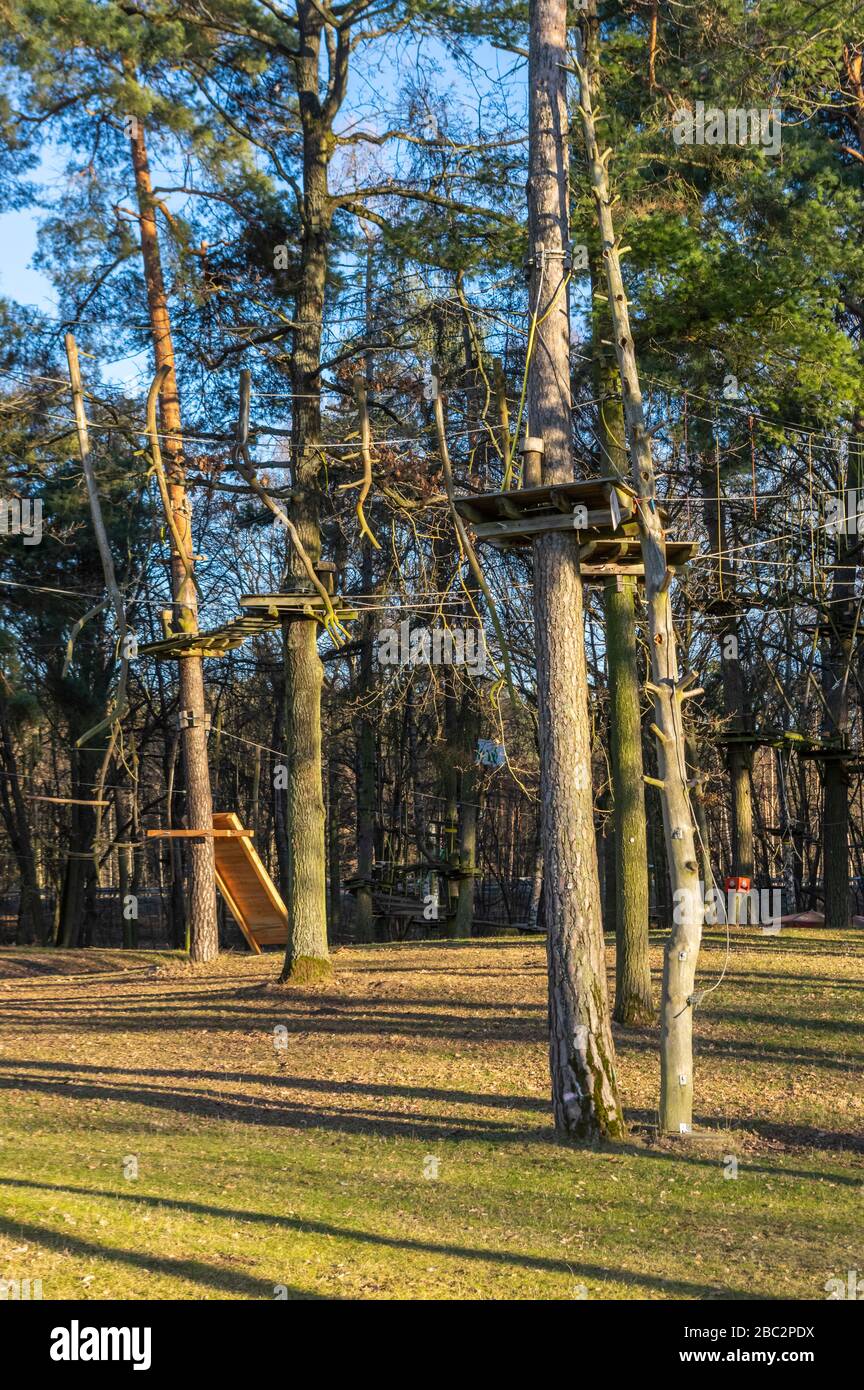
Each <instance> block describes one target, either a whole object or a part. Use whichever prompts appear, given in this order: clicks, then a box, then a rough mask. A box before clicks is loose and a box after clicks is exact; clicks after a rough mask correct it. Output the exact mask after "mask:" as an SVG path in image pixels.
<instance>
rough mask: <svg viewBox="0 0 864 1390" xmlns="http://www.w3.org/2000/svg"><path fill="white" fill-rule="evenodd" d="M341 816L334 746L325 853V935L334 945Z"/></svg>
mask: <svg viewBox="0 0 864 1390" xmlns="http://www.w3.org/2000/svg"><path fill="white" fill-rule="evenodd" d="M341 817H342V797H341V795H340V782H339V761H338V757H337V754H336V750H335V748H334V749H332V750H331V753H330V757H329V759H328V764H327V855H328V859H329V868H330V872H329V875H328V887H329V894H330V897H329V912H328V915H327V937H328V940H329V941H330V942H331V943H332V944H334V945H335V943H336V942H337V941H338V940H339V938H340V937H341V935H342V860H341V855H340V853H339V828H340V823H341Z"/></svg>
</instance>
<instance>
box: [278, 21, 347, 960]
mask: <svg viewBox="0 0 864 1390" xmlns="http://www.w3.org/2000/svg"><path fill="white" fill-rule="evenodd" d="M297 17H298V22H299V48H300V57H299V58H298V59H297V60H296V61H295V65H294V66H295V73H296V77H297V92H298V100H299V106H300V123H301V129H302V136H303V204H302V238H301V250H300V265H299V268H298V281H297V291H296V294H295V303H294V319H295V325H296V326H295V329H294V349H293V352H292V355H291V388H292V394H293V402H292V411H291V443H292V453H293V459H294V469H293V477H292V486H293V501H292V505H291V516H292V520H293V522H294V525H295V526H296V528H297V531H298V533H299V536H300V540H301V542H302V544H303V546H304V548H305V550H306V553H307V555H308V556H309V559H310V560H311V561H312V564H313V565H315V564H317V563H318V561H319V560H320V558H321V528H320V521H319V485H320V484H319V473H320V469H321V378H320V369H321V334H322V324H323V316H324V294H325V288H326V279H327V238H328V235H329V231H330V221H331V215H332V211H331V203H330V196H329V193H328V188H327V164H328V159H329V157H330V152H331V151H332V140H331V138H330V132H329V122H330V119H331V114H330V113H329V112H328V111H327V110H326V109H325V107H322V103H321V99H320V71H319V67H320V58H321V33H322V28H323V20H322V18H321V14H320V11H319V10H318V9H317V7H316V6H315V5H313V4H312V3H310V0H298V6H297ZM340 45H341V36H340ZM345 61H346V64H347V57H346V59H345ZM337 109H338V104H337ZM291 566H292V569H293V571H294V573H295V574H296V575H297V576H300V575H302V574H303V568H302V565H301V563H300V560H299V558H298V556H297V555H296V554H292V556H291ZM323 683H324V673H323V668H322V665H321V660H320V658H319V656H318V629H317V625H316V624H315V623H313V622H295V623H286V624H285V743H286V748H287V752H288V788H287V791H288V796H287V808H286V817H285V821H286V832H287V837H288V863H289V875H288V904H287V906H288V917H289V930H288V945H287V948H286V951H285V963H284V966H283V970H282V976H281V978H282V980H283V982H291V983H303V982H305V981H311V980H316V979H319V980H320V979H326V978H328V977H329V976H330V975H331V974H332V965H331V963H330V955H329V951H328V948H327V874H326V862H327V861H326V846H325V822H324V796H323V785H322V764H321V690H322V687H323Z"/></svg>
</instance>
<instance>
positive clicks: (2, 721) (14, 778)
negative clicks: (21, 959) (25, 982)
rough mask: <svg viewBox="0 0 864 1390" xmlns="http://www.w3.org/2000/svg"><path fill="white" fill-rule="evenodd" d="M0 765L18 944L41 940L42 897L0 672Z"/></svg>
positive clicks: (0, 793) (0, 796)
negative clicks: (15, 882) (15, 884)
mask: <svg viewBox="0 0 864 1390" xmlns="http://www.w3.org/2000/svg"><path fill="white" fill-rule="evenodd" d="M0 768H2V771H3V773H5V776H0V814H2V817H3V824H4V826H5V827H6V834H7V835H8V837H9V845H10V848H11V850H12V853H13V855H14V857H15V864H16V866H17V869H18V892H19V899H18V926H17V930H16V933H15V940H16V941H17V942H18V943H19V944H20V945H29V943H30V942H32V941H38V942H44V941H45V939H46V931H45V923H44V919H43V915H42V898H41V895H40V892H39V880H38V877H37V873H36V860H35V858H34V855H33V842H32V840H31V837H30V822H29V820H28V817H27V807H26V804H25V802H24V796H23V793H22V791H21V783H20V781H19V777H18V759H17V756H16V752H15V743H14V740H13V737H12V726H11V723H10V720H9V707H8V705H7V703H6V696H5V693H4V691H3V677H2V674H0Z"/></svg>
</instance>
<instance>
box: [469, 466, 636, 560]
mask: <svg viewBox="0 0 864 1390" xmlns="http://www.w3.org/2000/svg"><path fill="white" fill-rule="evenodd" d="M577 507H583V508H584V509H585V511H586V512H587V517H586V518H585V520H586V521H587V525H588V529H590V530H604V531H610V530H616V529H617V527H618V526H620V525H622V523H626V522H628V521H635V520H636V493H635V492H634V491H633V489H632V488H631V487H630V486H629V485H628V484H627V483H624V482H622V481H621V480H620V478H588V479H587V480H585V481H583V482H578V483H577V482H573V483H556V484H552V485H549V486H543V487H523V488H514V489H513V490H512V491H510V492H486V493H481V494H478V495H477V496H475V497H457V499H456V510H457V511H458V513H459V515H460V516H462V517H464V518H465V520H466V521H470V522H472V523H473V524H474V527H475V529H476V532H477V537H478V539H482V540H491V539H492V538H495V537H497V538H500V537H508V538H510V537H512V539H511V540H510V541H509V543H510V544H515V543H518V537H519V536H524V537H525V541H526V542H527V541H528V540H530V539H532V538H533V537H534V536H535V535H542V534H544V533H545V532H546V531H550V530H563V531H567V530H573V529H574V526H573V519H574V511H575V509H576V508H577ZM661 516H662V513H661Z"/></svg>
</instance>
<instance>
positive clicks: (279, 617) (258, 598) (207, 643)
mask: <svg viewBox="0 0 864 1390" xmlns="http://www.w3.org/2000/svg"><path fill="white" fill-rule="evenodd" d="M332 602H333V607H334V609H335V611H336V615H337V617H338V618H339V620H340V622H342V621H345V622H347V621H349V620H350V619H352V618H356V616H357V614H356V613H355V612H354V611H353V610H351V609H348V608H346V607H345V606H344V604H342V602H341V601H340V600H339V599H338V598H335V599H333V601H332ZM240 608H241V610H242V611H241V613H240V616H239V617H237V618H232V619H231V621H230V622H228V623H223V624H222V626H221V627H217V628H213V629H212V630H211V631H209V632H198V633H191V632H183V633H173V634H171V635H169V636H167V637H163V638H162V639H161V641H159V642H148V643H146V645H144V646H142V647H139V649H138V650H139V653H140V655H141V656H152V657H153V658H154V659H155V660H156V661H170V660H172V659H174V658H177V657H183V656H200V657H219V656H224V655H225V653H226V652H230V651H233V650H234V649H235V648H236V647H241V646H242V645H243V643H244V642H245V641H246V640H247V638H249V637H255V636H257V635H258V633H261V632H273V631H275V630H276V629H277V628H280V627H281V626H282V624H283V623H286V622H287V623H290V622H318V623H323V622H324V619H325V617H326V614H327V610H326V606H325V604H324V600H323V599H322V598H321V597H320V596H319V595H318V594H316V593H315V592H314V591H311V592H306V591H305V590H303V591H297V592H294V593H290V594H244V595H243V596H242V597H241V599H240Z"/></svg>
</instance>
